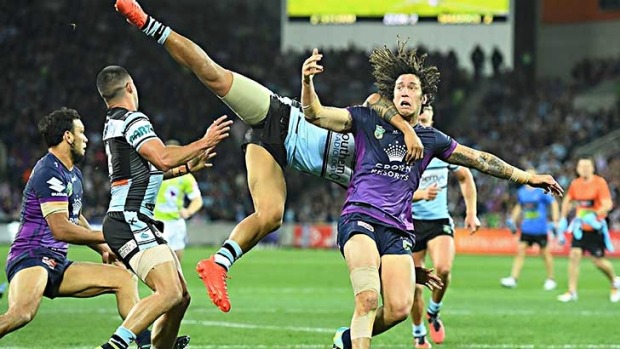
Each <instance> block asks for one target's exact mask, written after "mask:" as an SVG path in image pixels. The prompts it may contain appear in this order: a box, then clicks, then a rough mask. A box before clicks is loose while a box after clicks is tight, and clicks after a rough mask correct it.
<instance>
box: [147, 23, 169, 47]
mask: <svg viewBox="0 0 620 349" xmlns="http://www.w3.org/2000/svg"><path fill="white" fill-rule="evenodd" d="M142 32H143V33H144V34H146V35H148V36H151V37H154V38H155V39H156V40H157V42H158V43H159V44H160V45H163V44H164V43H165V42H166V39H168V35H170V33H171V32H172V29H170V27H169V26H167V25H164V24H163V23H161V22H160V21H158V20H156V19H155V18H153V17H151V16H148V18H147V19H146V23H145V24H144V27H143V28H142Z"/></svg>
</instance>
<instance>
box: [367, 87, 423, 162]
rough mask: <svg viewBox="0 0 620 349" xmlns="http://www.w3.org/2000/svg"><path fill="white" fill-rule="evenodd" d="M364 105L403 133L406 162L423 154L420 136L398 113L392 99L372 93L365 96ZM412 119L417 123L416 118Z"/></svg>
mask: <svg viewBox="0 0 620 349" xmlns="http://www.w3.org/2000/svg"><path fill="white" fill-rule="evenodd" d="M364 106H366V107H369V108H371V109H373V110H374V111H375V112H377V114H379V116H380V117H381V118H382V119H383V120H385V121H387V122H389V123H390V124H392V126H394V127H396V128H397V129H398V130H400V131H401V132H402V133H403V134H404V135H405V145H406V146H407V156H406V157H405V160H406V161H407V162H411V161H413V160H419V159H421V158H422V157H423V156H424V145H422V141H421V140H420V137H418V135H417V134H416V133H415V131H414V130H413V125H412V124H411V123H409V122H408V121H407V120H405V119H404V118H403V117H402V116H400V114H398V110H396V106H395V105H394V103H392V101H390V100H389V99H387V98H385V97H382V96H381V95H380V94H378V93H373V94H371V95H370V96H368V98H366V101H365V102H364ZM413 121H415V123H417V121H418V120H413ZM415 123H414V125H415Z"/></svg>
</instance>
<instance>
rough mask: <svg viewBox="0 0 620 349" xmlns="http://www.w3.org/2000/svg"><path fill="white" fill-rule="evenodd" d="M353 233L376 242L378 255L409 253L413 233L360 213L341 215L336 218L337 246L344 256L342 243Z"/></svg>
mask: <svg viewBox="0 0 620 349" xmlns="http://www.w3.org/2000/svg"><path fill="white" fill-rule="evenodd" d="M355 234H364V235H367V236H369V237H370V238H371V239H373V240H374V241H375V243H376V244H377V250H378V251H379V255H380V256H384V255H401V254H411V249H412V247H413V245H414V244H415V240H414V238H413V234H412V233H410V232H407V231H404V230H400V229H398V228H395V227H390V226H387V225H385V223H382V222H379V221H377V220H376V219H374V218H372V217H369V216H367V215H364V214H361V213H352V214H348V215H344V216H341V217H340V219H339V220H338V238H337V242H338V248H339V249H340V253H342V255H343V256H344V244H346V243H347V241H349V239H350V238H351V237H352V236H353V235H355Z"/></svg>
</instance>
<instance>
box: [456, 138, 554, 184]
mask: <svg viewBox="0 0 620 349" xmlns="http://www.w3.org/2000/svg"><path fill="white" fill-rule="evenodd" d="M445 160H446V161H447V162H449V163H451V164H455V165H462V166H465V167H469V168H475V169H476V170H478V171H480V172H483V173H486V174H489V175H491V176H493V177H497V178H501V179H508V180H510V181H513V182H516V183H521V184H528V185H531V186H532V187H537V188H542V189H544V190H545V191H548V192H551V193H553V194H556V195H562V193H563V192H564V189H562V187H561V186H560V185H559V184H558V183H557V182H556V181H555V179H553V177H551V176H549V175H532V174H530V173H527V172H525V171H523V170H521V169H518V168H516V167H514V166H512V165H510V164H508V163H506V162H505V161H504V160H502V159H500V158H498V157H497V156H495V155H493V154H491V153H487V152H483V151H479V150H475V149H472V148H469V147H466V146H464V145H460V144H458V145H457V146H456V148H455V149H454V152H452V155H450V156H449V157H448V158H447V159H445Z"/></svg>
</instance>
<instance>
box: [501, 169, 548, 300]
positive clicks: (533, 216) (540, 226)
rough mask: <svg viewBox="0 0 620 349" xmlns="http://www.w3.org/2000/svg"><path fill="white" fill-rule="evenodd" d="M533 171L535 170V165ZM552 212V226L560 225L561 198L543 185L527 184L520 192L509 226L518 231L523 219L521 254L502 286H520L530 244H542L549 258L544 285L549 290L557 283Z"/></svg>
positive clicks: (507, 222)
mask: <svg viewBox="0 0 620 349" xmlns="http://www.w3.org/2000/svg"><path fill="white" fill-rule="evenodd" d="M528 172H529V173H532V174H535V173H536V171H535V170H533V169H529V170H528ZM549 214H551V221H552V222H553V224H552V227H556V226H557V223H558V219H559V217H560V209H559V205H558V203H557V201H555V198H553V196H551V195H547V194H545V193H544V192H543V191H542V190H541V189H539V188H533V187H531V186H529V185H524V186H522V187H521V188H519V191H518V192H517V204H516V205H515V206H514V208H513V209H512V213H511V214H510V218H509V219H508V220H507V221H506V226H507V227H508V229H510V231H511V232H512V233H513V234H516V233H517V230H518V229H517V223H518V222H519V221H521V224H520V228H521V229H520V230H521V236H520V237H519V244H518V246H517V254H516V256H515V259H514V262H513V264H512V273H511V274H510V276H509V277H505V278H502V279H501V280H500V282H501V284H502V286H504V287H507V288H515V287H517V280H519V276H520V275H521V268H523V262H524V261H525V252H526V250H527V248H528V247H531V246H533V245H538V247H540V255H541V256H542V257H543V259H544V260H545V268H546V270H547V279H546V280H545V283H544V285H543V289H544V290H545V291H551V290H553V289H555V288H556V287H557V284H556V282H555V279H554V277H553V257H552V256H551V250H550V248H549V247H548V237H547V235H548V232H549Z"/></svg>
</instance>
